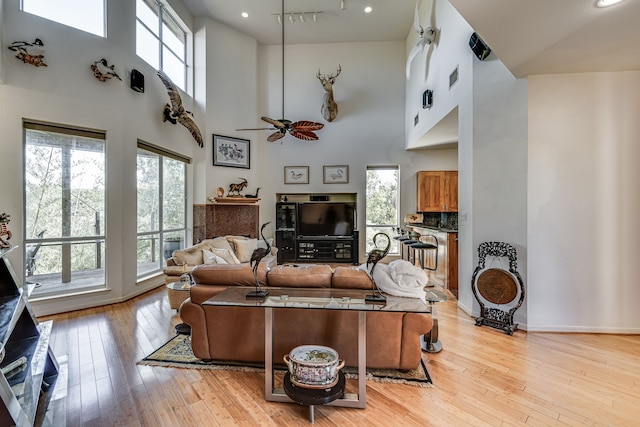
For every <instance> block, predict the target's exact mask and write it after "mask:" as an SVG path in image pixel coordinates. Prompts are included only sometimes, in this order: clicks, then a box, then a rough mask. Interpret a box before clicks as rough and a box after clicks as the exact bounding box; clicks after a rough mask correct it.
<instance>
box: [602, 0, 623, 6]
mask: <svg viewBox="0 0 640 427" xmlns="http://www.w3.org/2000/svg"><path fill="white" fill-rule="evenodd" d="M622 1H623V0H598V2H597V3H596V6H597V7H609V6H613V5H614V4H618V3H620V2H622Z"/></svg>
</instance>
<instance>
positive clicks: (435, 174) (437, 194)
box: [416, 171, 458, 212]
mask: <svg viewBox="0 0 640 427" xmlns="http://www.w3.org/2000/svg"><path fill="white" fill-rule="evenodd" d="M417 187H418V195H417V206H416V208H417V209H416V211H417V212H458V171H421V172H418V186H417Z"/></svg>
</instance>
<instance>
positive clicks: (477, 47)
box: [469, 33, 491, 61]
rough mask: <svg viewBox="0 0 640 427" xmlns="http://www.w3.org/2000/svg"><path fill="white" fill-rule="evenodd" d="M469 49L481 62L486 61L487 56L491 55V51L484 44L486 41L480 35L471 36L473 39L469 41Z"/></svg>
mask: <svg viewBox="0 0 640 427" xmlns="http://www.w3.org/2000/svg"><path fill="white" fill-rule="evenodd" d="M469 47H470V48H471V50H472V51H473V53H475V55H476V57H477V58H478V59H479V60H480V61H484V60H485V59H487V56H489V54H490V53H491V49H490V48H489V46H488V45H487V44H486V43H485V42H484V40H482V39H481V38H480V36H479V35H478V33H473V34H471V38H470V39H469Z"/></svg>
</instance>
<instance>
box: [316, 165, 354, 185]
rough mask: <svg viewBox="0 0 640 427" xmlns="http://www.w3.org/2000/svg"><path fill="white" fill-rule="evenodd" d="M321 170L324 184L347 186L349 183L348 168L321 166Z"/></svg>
mask: <svg viewBox="0 0 640 427" xmlns="http://www.w3.org/2000/svg"><path fill="white" fill-rule="evenodd" d="M322 170H323V182H324V183H325V184H347V183H348V182H349V166H344V165H343V166H323V167H322Z"/></svg>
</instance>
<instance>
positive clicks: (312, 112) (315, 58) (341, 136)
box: [245, 42, 457, 256]
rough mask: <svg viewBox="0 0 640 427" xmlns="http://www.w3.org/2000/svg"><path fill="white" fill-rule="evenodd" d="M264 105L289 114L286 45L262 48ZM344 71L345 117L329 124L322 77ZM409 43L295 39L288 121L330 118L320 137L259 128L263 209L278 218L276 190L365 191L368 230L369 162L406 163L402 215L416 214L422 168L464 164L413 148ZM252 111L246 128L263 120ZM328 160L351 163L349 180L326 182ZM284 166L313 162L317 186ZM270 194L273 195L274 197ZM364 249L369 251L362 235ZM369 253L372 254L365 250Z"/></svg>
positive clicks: (337, 88) (339, 96) (267, 111)
mask: <svg viewBox="0 0 640 427" xmlns="http://www.w3.org/2000/svg"><path fill="white" fill-rule="evenodd" d="M259 58H260V59H259V63H260V72H259V76H260V84H259V87H260V91H261V103H260V113H259V115H266V116H268V117H272V118H280V116H281V115H282V104H281V102H282V101H281V100H282V84H281V78H282V75H281V65H280V64H281V46H261V47H260V48H259ZM338 64H340V65H341V66H342V73H341V74H340V76H338V78H337V79H336V82H335V84H334V86H333V88H334V98H335V100H336V102H337V103H338V108H339V112H338V116H337V118H336V119H335V120H334V121H333V122H331V123H328V122H326V121H325V120H324V118H323V117H322V115H321V113H320V106H321V104H322V96H323V91H322V87H321V85H320V82H319V81H318V79H317V78H316V73H317V71H318V69H320V70H321V72H322V73H325V74H327V73H332V72H335V70H336V68H337V67H338ZM403 93H404V43H403V42H369V43H340V44H312V45H287V46H286V51H285V115H286V116H287V118H288V119H290V120H293V121H296V120H312V121H317V122H321V123H324V124H325V127H324V128H323V129H321V130H319V131H318V132H317V134H318V136H319V140H318V141H315V142H307V141H301V140H298V139H296V138H294V137H293V136H291V135H287V136H285V137H284V138H283V139H281V140H280V141H282V142H280V141H278V142H275V143H269V142H267V141H266V138H267V136H268V135H269V134H270V133H271V131H259V132H255V137H254V139H255V141H256V145H257V147H258V152H259V156H260V163H259V168H260V171H259V173H260V182H261V184H264V185H263V186H264V187H266V188H264V190H265V197H264V198H263V200H262V201H261V202H260V203H261V211H262V212H265V215H268V216H269V218H273V217H274V216H275V202H276V200H275V197H274V194H275V193H287V192H290V193H309V192H321V193H325V192H328V193H358V225H359V229H360V231H361V234H364V225H365V216H364V215H365V194H364V191H365V178H366V173H365V172H366V167H367V165H399V166H400V175H401V203H402V205H401V212H400V213H401V215H404V214H405V213H409V212H415V209H416V171H419V170H425V169H452V170H455V169H456V164H457V153H456V150H451V149H448V150H414V151H405V149H404V145H405V135H404V125H403V123H404V96H403ZM263 125H264V123H263V122H260V121H259V119H258V117H257V116H256V117H255V118H253V119H252V118H251V117H247V123H246V124H245V126H246V127H253V126H263ZM324 165H348V166H349V183H348V184H328V185H327V184H323V179H322V167H323V166H324ZM284 166H309V167H310V169H309V175H310V179H309V184H308V185H306V184H305V185H301V184H284ZM266 195H270V197H267V196H266ZM360 243H361V246H360V252H361V254H363V251H364V238H361V241H360ZM363 256H364V254H363Z"/></svg>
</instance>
